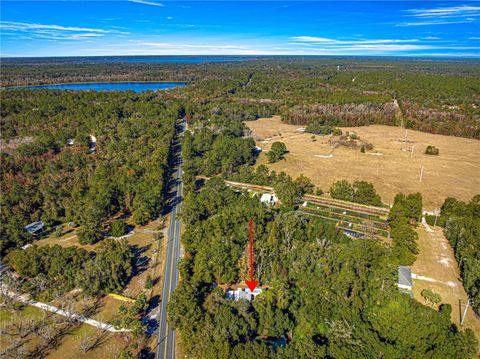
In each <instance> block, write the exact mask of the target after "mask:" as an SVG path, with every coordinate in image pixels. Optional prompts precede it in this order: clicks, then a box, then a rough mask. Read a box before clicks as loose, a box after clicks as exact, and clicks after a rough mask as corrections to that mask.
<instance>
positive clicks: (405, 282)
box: [397, 266, 413, 291]
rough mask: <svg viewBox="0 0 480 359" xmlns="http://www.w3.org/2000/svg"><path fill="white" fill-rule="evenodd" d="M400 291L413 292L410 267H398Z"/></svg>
mask: <svg viewBox="0 0 480 359" xmlns="http://www.w3.org/2000/svg"><path fill="white" fill-rule="evenodd" d="M397 287H398V288H400V289H404V290H408V291H411V290H412V288H413V280H412V270H411V269H410V267H406V266H398V283H397Z"/></svg>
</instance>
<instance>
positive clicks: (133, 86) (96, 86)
mask: <svg viewBox="0 0 480 359" xmlns="http://www.w3.org/2000/svg"><path fill="white" fill-rule="evenodd" d="M186 84H187V83H186V82H90V83H75V84H58V85H39V86H22V87H15V88H11V89H30V90H40V89H54V90H91V91H128V90H131V91H134V92H145V91H149V90H151V91H157V90H168V89H173V88H175V87H179V86H185V85H186Z"/></svg>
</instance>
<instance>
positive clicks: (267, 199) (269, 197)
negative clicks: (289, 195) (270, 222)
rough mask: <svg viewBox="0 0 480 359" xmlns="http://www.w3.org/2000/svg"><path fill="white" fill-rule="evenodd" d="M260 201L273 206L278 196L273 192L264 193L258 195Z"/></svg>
mask: <svg viewBox="0 0 480 359" xmlns="http://www.w3.org/2000/svg"><path fill="white" fill-rule="evenodd" d="M260 202H262V203H265V204H268V205H270V206H274V205H275V203H277V202H278V197H277V196H276V195H275V194H270V193H264V194H262V197H260Z"/></svg>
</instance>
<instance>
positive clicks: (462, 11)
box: [405, 5, 480, 18]
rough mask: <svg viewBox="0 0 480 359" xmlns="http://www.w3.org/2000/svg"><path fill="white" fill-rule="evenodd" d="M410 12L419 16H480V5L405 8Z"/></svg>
mask: <svg viewBox="0 0 480 359" xmlns="http://www.w3.org/2000/svg"><path fill="white" fill-rule="evenodd" d="M405 11H406V12H407V13H408V14H410V15H411V16H414V17H418V18H446V17H462V16H463V17H464V16H479V15H480V6H469V5H462V6H452V7H443V8H436V9H410V10H405Z"/></svg>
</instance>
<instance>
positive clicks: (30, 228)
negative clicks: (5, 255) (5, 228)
mask: <svg viewBox="0 0 480 359" xmlns="http://www.w3.org/2000/svg"><path fill="white" fill-rule="evenodd" d="M44 226H45V225H44V224H43V222H42V221H38V222H32V223H30V224H27V225H26V226H25V227H24V228H25V230H26V231H27V232H28V233H30V234H37V233H38V232H40V231H41V230H42V229H43V227H44Z"/></svg>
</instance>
